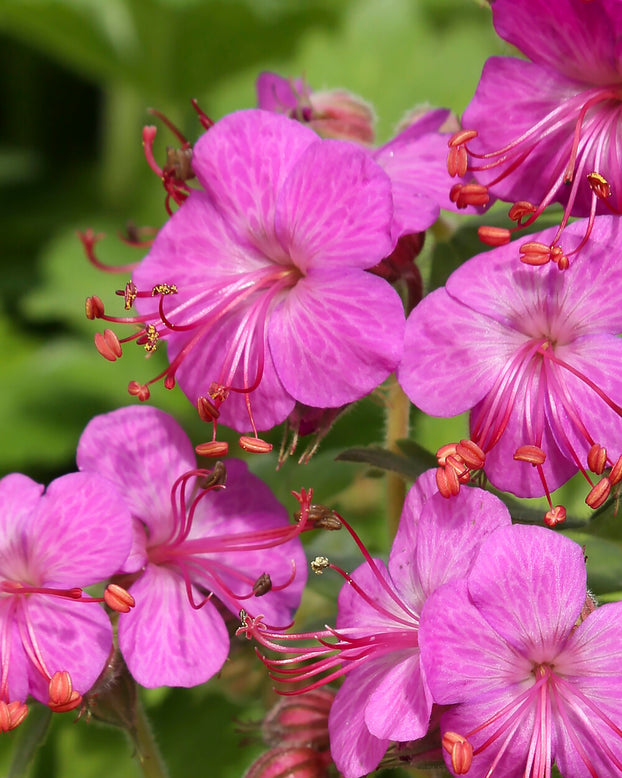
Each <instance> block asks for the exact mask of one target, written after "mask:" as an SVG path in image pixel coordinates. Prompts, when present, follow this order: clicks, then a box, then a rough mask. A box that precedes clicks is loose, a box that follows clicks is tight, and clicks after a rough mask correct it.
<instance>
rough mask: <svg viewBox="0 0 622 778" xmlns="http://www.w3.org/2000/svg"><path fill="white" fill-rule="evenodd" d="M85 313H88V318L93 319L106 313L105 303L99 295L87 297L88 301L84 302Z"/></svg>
mask: <svg viewBox="0 0 622 778" xmlns="http://www.w3.org/2000/svg"><path fill="white" fill-rule="evenodd" d="M84 313H85V314H86V318H87V319H90V320H91V321H92V320H93V319H101V317H102V316H103V315H104V303H103V302H102V301H101V299H100V298H99V297H97V295H93V296H92V297H87V298H86V302H85V303H84Z"/></svg>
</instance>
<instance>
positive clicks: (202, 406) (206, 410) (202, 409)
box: [197, 395, 220, 423]
mask: <svg viewBox="0 0 622 778" xmlns="http://www.w3.org/2000/svg"><path fill="white" fill-rule="evenodd" d="M197 412H198V414H199V417H200V418H201V420H202V421H206V422H208V423H209V422H212V421H215V420H216V419H217V418H218V417H219V416H220V411H219V410H218V406H217V405H215V404H214V403H213V402H212V401H211V400H210V398H209V397H205V395H201V396H200V397H199V399H198V400H197Z"/></svg>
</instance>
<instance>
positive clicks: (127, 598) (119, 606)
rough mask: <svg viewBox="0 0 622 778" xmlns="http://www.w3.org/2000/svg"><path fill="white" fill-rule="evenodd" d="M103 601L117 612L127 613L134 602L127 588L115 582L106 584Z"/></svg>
mask: <svg viewBox="0 0 622 778" xmlns="http://www.w3.org/2000/svg"><path fill="white" fill-rule="evenodd" d="M104 602H105V603H106V605H107V606H108V607H109V608H110V609H111V610H113V611H116V612H117V613H129V612H130V610H131V609H132V608H133V607H134V605H135V604H136V602H135V600H134V598H133V597H132V595H131V594H130V593H129V592H128V591H127V589H124V588H123V587H122V586H118V585H117V584H108V586H107V587H106V590H105V592H104Z"/></svg>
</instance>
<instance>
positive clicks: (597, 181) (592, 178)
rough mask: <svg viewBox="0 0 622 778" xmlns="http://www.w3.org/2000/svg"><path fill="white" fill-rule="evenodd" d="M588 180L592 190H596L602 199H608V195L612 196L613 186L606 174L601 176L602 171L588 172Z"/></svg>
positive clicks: (595, 192) (596, 193)
mask: <svg viewBox="0 0 622 778" xmlns="http://www.w3.org/2000/svg"><path fill="white" fill-rule="evenodd" d="M587 182H588V184H589V185H590V189H591V190H592V192H594V194H595V195H596V197H598V198H599V199H600V200H606V199H607V198H608V197H611V186H610V185H609V181H607V179H606V178H605V176H601V174H600V173H596V172H593V173H588V174H587Z"/></svg>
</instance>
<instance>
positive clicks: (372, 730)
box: [239, 471, 510, 778]
mask: <svg viewBox="0 0 622 778" xmlns="http://www.w3.org/2000/svg"><path fill="white" fill-rule="evenodd" d="M458 499H459V502H455V501H452V502H447V501H446V500H444V499H443V498H442V497H441V496H440V495H439V494H438V493H437V492H436V487H435V483H434V472H433V471H428V473H426V474H424V475H423V476H422V477H421V478H419V480H418V481H417V483H416V484H415V485H414V486H413V487H412V489H411V490H410V492H409V493H408V496H407V498H406V503H405V505H404V510H403V513H402V517H401V521H400V525H399V529H398V532H397V535H396V537H395V541H394V543H393V548H392V550H391V555H390V557H389V564H388V568H387V566H385V564H384V563H383V562H381V561H379V560H374V559H372V558H371V557H370V556H369V554H368V553H367V551H366V550H365V549H364V547H363V545H362V543H361V542H360V540H359V539H358V538H357V537H356V536H355V535H354V538H355V540H356V542H357V544H358V545H359V548H361V550H362V551H363V554H364V556H365V559H366V562H365V563H364V564H363V565H361V566H360V567H359V568H357V570H355V571H354V573H352V575H347V574H346V573H344V572H343V571H341V570H339V568H337V567H335V566H334V565H330V564H329V562H328V560H323V559H318V560H316V567H317V568H318V569H324V568H326V567H332V568H333V569H335V570H337V571H338V572H340V573H341V574H342V575H343V576H344V577H345V578H346V580H347V584H346V585H345V586H344V587H343V588H342V590H341V592H340V594H339V602H338V616H337V625H336V628H335V629H333V628H330V627H327V629H326V630H324V631H322V632H317V633H307V634H299V635H295V634H294V635H287V634H278V633H275V632H271V631H268V630H267V629H266V628H265V626H264V625H263V624H262V623H261V621H260V620H257V619H256V620H252V619H251V620H246V624H245V625H244V626H243V627H242V629H241V630H239V632H244V633H245V634H246V635H247V636H248V637H251V636H252V637H255V639H256V640H257V641H258V642H259V643H260V644H262V645H264V646H265V647H266V648H269V649H271V650H275V651H280V652H281V653H291V654H293V658H287V659H282V660H271V659H264V662H265V664H266V665H267V666H268V667H269V668H270V669H271V670H272V677H273V678H275V679H276V680H279V681H282V682H292V681H297V682H300V681H305V682H307V683H308V682H309V681H310V684H309V685H308V686H307V687H306V688H307V689H313V688H315V687H316V686H319V685H321V684H324V683H328V682H329V681H331V680H333V679H335V678H337V677H339V676H342V675H346V679H345V681H344V683H343V685H342V686H341V687H340V689H339V691H338V692H337V696H336V698H335V701H334V702H333V704H332V706H331V710H330V716H329V732H330V740H331V753H332V756H333V759H334V760H335V764H336V765H337V768H338V769H339V770H340V772H341V773H342V774H343V775H344V776H345V778H359V776H362V775H366V774H367V773H368V772H371V771H372V770H374V769H375V768H376V767H377V766H378V764H379V762H380V760H381V758H382V756H383V755H384V753H385V751H386V750H387V748H388V746H389V743H390V742H391V741H411V740H416V739H418V738H420V737H422V736H423V735H425V734H426V732H427V729H428V723H429V720H430V713H431V710H432V697H431V695H430V693H429V690H428V686H427V681H426V677H425V672H424V670H423V668H422V666H421V663H420V658H419V641H418V631H419V616H420V614H421V610H422V608H423V604H424V602H425V601H426V599H427V597H429V595H430V594H431V593H432V592H433V591H434V590H435V589H436V588H437V587H438V586H440V585H441V584H442V583H444V582H445V581H449V580H453V579H454V578H456V577H460V576H464V575H466V574H467V572H468V571H469V569H470V566H471V563H472V560H473V558H474V556H475V554H476V552H477V549H478V546H479V544H480V543H481V541H482V539H483V538H484V537H486V535H487V534H488V533H490V532H492V531H493V530H494V529H496V528H497V527H499V526H504V525H505V524H509V522H510V517H509V514H508V512H507V510H506V508H505V506H503V504H502V503H501V502H500V501H499V500H498V499H497V498H496V497H494V496H493V495H491V494H488V493H487V492H484V491H482V490H480V489H467V490H464V491H463V493H461V494H460V496H459V498H458ZM344 524H345V522H344ZM346 526H347V525H346ZM350 531H351V530H350ZM351 532H352V531H351ZM352 534H353V533H352ZM309 638H315V639H317V641H319V644H320V645H316V646H311V647H309V646H308V645H307V646H303V647H300V646H297V645H296V642H297V641H299V640H301V639H305V640H308V639H309ZM277 641H278V642H277ZM299 662H305V663H306V664H305V666H304V667H303V668H302V669H301V668H300V667H298V663H299ZM292 664H295V665H296V666H295V667H294V668H292V667H291V665H292ZM318 676H319V680H313V679H315V678H316V677H318Z"/></svg>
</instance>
